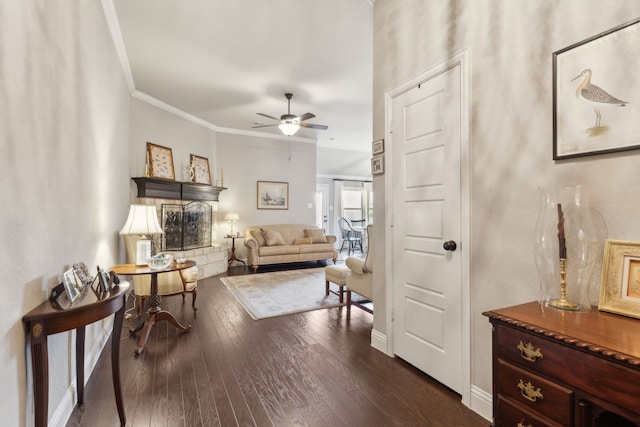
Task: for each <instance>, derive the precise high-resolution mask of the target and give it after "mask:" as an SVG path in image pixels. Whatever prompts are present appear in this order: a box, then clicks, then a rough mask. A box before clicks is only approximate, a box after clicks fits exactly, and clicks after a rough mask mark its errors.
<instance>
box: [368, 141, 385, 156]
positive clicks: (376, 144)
mask: <svg viewBox="0 0 640 427" xmlns="http://www.w3.org/2000/svg"><path fill="white" fill-rule="evenodd" d="M371 152H372V153H373V154H382V153H384V139H378V140H376V141H373V142H372V143H371Z"/></svg>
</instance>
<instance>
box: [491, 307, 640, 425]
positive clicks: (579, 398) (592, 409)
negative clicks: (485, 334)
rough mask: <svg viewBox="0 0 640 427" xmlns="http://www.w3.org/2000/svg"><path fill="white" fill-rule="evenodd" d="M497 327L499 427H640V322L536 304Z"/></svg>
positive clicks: (506, 312) (498, 315)
mask: <svg viewBox="0 0 640 427" xmlns="http://www.w3.org/2000/svg"><path fill="white" fill-rule="evenodd" d="M483 314H484V315H485V316H488V317H489V320H490V321H491V323H492V325H493V412H494V413H493V416H494V425H495V426H514V427H515V426H523V427H527V426H531V427H534V426H616V427H627V426H640V321H639V320H636V319H631V318H627V317H624V316H618V315H615V314H610V313H604V312H599V311H598V310H597V308H595V307H594V308H593V309H592V310H591V312H589V313H572V312H567V311H562V310H556V309H552V308H547V307H542V306H541V305H540V304H538V303H537V302H531V303H527V304H522V305H518V306H514V307H508V308H504V309H500V310H493V311H489V312H486V313H483Z"/></svg>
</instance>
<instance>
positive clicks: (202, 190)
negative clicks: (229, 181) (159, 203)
mask: <svg viewBox="0 0 640 427" xmlns="http://www.w3.org/2000/svg"><path fill="white" fill-rule="evenodd" d="M131 179H133V180H134V181H135V183H136V185H137V186H138V197H141V198H151V199H170V200H201V201H210V202H217V201H218V195H219V194H220V192H221V191H222V190H226V189H227V188H226V187H215V186H213V185H207V184H198V183H195V182H180V181H171V180H168V179H162V178H145V177H140V178H131Z"/></svg>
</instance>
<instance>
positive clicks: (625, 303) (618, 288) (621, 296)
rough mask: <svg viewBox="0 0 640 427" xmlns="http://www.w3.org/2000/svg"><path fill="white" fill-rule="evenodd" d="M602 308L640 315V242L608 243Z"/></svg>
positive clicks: (604, 260) (604, 262)
mask: <svg viewBox="0 0 640 427" xmlns="http://www.w3.org/2000/svg"><path fill="white" fill-rule="evenodd" d="M598 309H599V310H601V311H608V312H610V313H616V314H622V315H624V316H629V317H635V318H640V242H628V241H624V240H607V241H606V242H605V248H604V259H603V268H602V282H601V284H600V300H599V302H598Z"/></svg>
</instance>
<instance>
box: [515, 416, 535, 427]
mask: <svg viewBox="0 0 640 427" xmlns="http://www.w3.org/2000/svg"><path fill="white" fill-rule="evenodd" d="M523 422H524V418H523V419H522V421H520V422H519V423H518V426H517V427H533V424H527V425H524V424H522V423H523Z"/></svg>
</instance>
